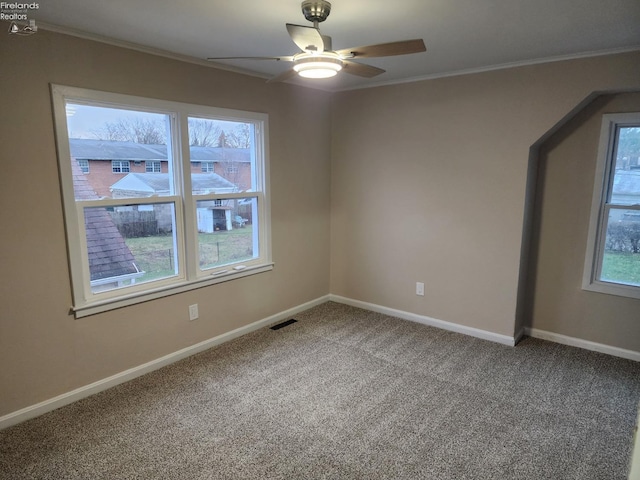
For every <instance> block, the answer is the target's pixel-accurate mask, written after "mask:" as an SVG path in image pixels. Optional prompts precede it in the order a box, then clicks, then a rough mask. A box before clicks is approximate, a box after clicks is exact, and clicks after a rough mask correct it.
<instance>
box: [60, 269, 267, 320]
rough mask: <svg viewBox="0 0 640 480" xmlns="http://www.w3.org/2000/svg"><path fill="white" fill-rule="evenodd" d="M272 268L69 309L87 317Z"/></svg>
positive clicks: (198, 280) (200, 279)
mask: <svg viewBox="0 0 640 480" xmlns="http://www.w3.org/2000/svg"><path fill="white" fill-rule="evenodd" d="M271 270H273V263H266V264H262V265H255V266H251V267H246V268H244V269H242V270H233V269H231V270H230V271H228V272H225V273H221V274H218V275H214V276H210V277H204V278H199V279H197V280H192V281H189V282H183V283H180V284H174V285H170V286H165V287H161V288H158V289H155V290H148V291H146V292H144V293H136V294H131V295H128V296H121V297H118V298H112V299H109V300H102V301H98V302H92V303H90V304H87V305H80V306H73V307H71V311H72V312H73V314H74V315H75V318H76V319H78V318H83V317H88V316H90V315H96V314H98V313H103V312H108V311H109V310H115V309H118V308H123V307H128V306H130V305H136V304H138V303H143V302H148V301H150V300H155V299H158V298H162V297H168V296H169V295H175V294H177V293H182V292H187V291H189V290H195V289H197V288H203V287H208V286H210V285H215V284H217V283H222V282H228V281H230V280H235V279H237V278H242V277H248V276H250V275H256V274H258V273H263V272H268V271H271Z"/></svg>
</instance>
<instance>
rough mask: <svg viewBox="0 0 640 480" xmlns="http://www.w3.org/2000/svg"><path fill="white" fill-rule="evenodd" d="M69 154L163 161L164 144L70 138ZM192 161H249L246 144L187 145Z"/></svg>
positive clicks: (89, 158) (165, 155) (83, 158)
mask: <svg viewBox="0 0 640 480" xmlns="http://www.w3.org/2000/svg"><path fill="white" fill-rule="evenodd" d="M69 147H70V149H71V156H72V157H73V158H75V159H77V160H132V161H144V160H161V161H167V146H166V145H145V144H142V143H134V142H117V141H114V140H94V139H89V138H70V139H69ZM189 150H190V152H191V161H192V162H246V163H248V162H251V155H250V153H249V149H248V148H222V147H194V146H192V147H189Z"/></svg>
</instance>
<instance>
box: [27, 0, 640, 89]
mask: <svg viewBox="0 0 640 480" xmlns="http://www.w3.org/2000/svg"><path fill="white" fill-rule="evenodd" d="M331 3H332V10H331V14H330V15H329V18H328V19H327V20H326V21H325V22H323V23H321V24H320V30H321V31H322V33H323V34H325V35H330V36H331V37H332V39H333V48H334V49H342V48H347V47H356V46H361V45H370V44H378V43H387V42H392V41H399V40H408V39H413V38H422V39H424V41H425V44H426V46H427V51H426V52H424V53H418V54H412V55H405V56H399V57H387V58H370V59H366V61H365V60H364V59H363V60H361V62H362V63H368V64H371V65H375V66H377V67H380V68H383V69H385V70H387V72H386V73H384V74H382V75H380V76H377V77H374V78H371V79H365V78H360V77H355V76H353V75H348V74H345V73H344V72H343V73H341V74H338V76H337V77H334V78H332V79H324V80H303V79H298V78H295V79H294V80H293V81H294V82H296V83H299V82H302V83H303V84H304V85H307V86H313V87H317V88H322V89H327V90H345V89H353V88H363V87H368V86H374V85H380V84H388V83H395V82H401V81H406V80H415V79H421V78H432V77H437V76H444V75H450V74H456V73H463V72H469V71H479V70H485V69H492V68H497V67H501V66H507V65H518V64H526V63H535V62H539V61H547V60H554V59H560V58H571V57H574V56H584V55H591V54H597V53H607V52H619V51H628V50H637V49H640V0H389V1H382V0H331ZM300 4H301V1H300V0H271V1H258V0H135V1H133V2H132V1H130V0H46V2H41V3H40V8H39V10H36V11H31V12H30V18H34V19H35V20H36V23H37V24H38V25H40V26H41V28H42V27H44V28H47V27H48V26H49V28H51V26H53V25H55V26H58V27H63V31H66V30H67V29H69V31H75V32H76V33H82V32H85V33H88V34H91V35H97V36H101V37H107V38H110V39H114V40H117V41H119V42H127V43H132V44H137V45H140V46H144V47H151V48H154V49H160V50H163V51H166V52H171V53H175V54H179V55H187V56H190V57H194V58H197V59H206V58H207V57H222V56H283V55H293V54H294V53H297V52H298V49H297V47H296V46H295V44H294V43H293V42H292V41H291V39H290V38H289V36H288V34H287V31H286V29H285V23H295V24H299V25H311V24H310V23H309V22H307V21H306V20H305V19H304V17H303V15H302V12H301V9H300ZM226 64H227V65H230V66H232V67H234V68H236V69H241V70H243V71H248V72H253V74H256V75H260V76H264V77H265V78H267V77H269V76H275V75H277V74H278V73H281V72H283V71H284V70H286V69H288V68H290V67H291V64H290V63H287V62H276V61H266V60H265V61H258V60H235V61H228V62H226Z"/></svg>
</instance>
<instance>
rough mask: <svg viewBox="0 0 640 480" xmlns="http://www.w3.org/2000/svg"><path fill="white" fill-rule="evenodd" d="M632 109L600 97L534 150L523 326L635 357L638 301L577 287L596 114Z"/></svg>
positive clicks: (625, 99) (634, 107) (631, 104)
mask: <svg viewBox="0 0 640 480" xmlns="http://www.w3.org/2000/svg"><path fill="white" fill-rule="evenodd" d="M638 111H640V93H638V92H635V93H619V94H609V95H599V96H597V97H596V98H594V99H593V100H592V101H591V102H590V103H589V104H588V105H586V106H585V107H584V108H583V109H581V110H580V111H579V112H578V113H577V114H576V115H575V116H573V117H572V118H570V119H569V120H568V121H567V122H566V123H565V124H564V125H562V126H561V127H560V128H559V129H557V130H556V131H555V132H554V133H553V134H552V135H550V136H548V137H547V138H545V139H544V141H542V142H541V144H540V146H539V149H537V151H538V155H537V182H536V188H535V200H534V203H533V209H532V228H531V234H532V236H531V255H530V257H529V259H530V263H529V269H528V276H527V281H526V283H525V285H526V289H525V294H524V299H523V300H524V302H525V303H524V305H525V312H524V313H525V318H524V319H523V320H524V324H525V327H527V328H531V329H534V331H536V330H537V331H542V332H551V333H554V334H559V335H565V336H568V337H572V338H579V339H583V340H586V341H591V342H596V343H601V344H604V345H611V346H615V347H618V348H622V349H625V350H631V351H636V352H640V300H638V299H632V298H626V297H619V296H615V295H606V294H601V293H596V292H589V291H585V290H582V289H581V284H582V272H583V268H584V259H585V252H586V249H587V232H588V229H589V219H590V214H591V198H592V193H593V184H594V176H595V169H596V160H597V155H598V142H599V139H600V126H601V122H602V115H604V114H607V113H623V112H638Z"/></svg>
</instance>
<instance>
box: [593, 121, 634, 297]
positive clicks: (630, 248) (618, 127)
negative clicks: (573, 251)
mask: <svg viewBox="0 0 640 480" xmlns="http://www.w3.org/2000/svg"><path fill="white" fill-rule="evenodd" d="M583 288H584V289H585V290H592V291H596V292H601V293H609V294H613V295H621V296H625V297H632V298H640V113H616V114H607V115H603V119H602V127H601V134H600V145H599V150H598V164H597V167H596V178H595V183H594V192H593V202H592V207H591V221H590V226H589V237H588V244H587V255H586V259H585V269H584V275H583Z"/></svg>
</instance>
